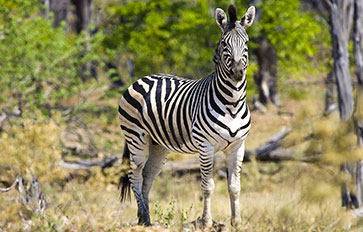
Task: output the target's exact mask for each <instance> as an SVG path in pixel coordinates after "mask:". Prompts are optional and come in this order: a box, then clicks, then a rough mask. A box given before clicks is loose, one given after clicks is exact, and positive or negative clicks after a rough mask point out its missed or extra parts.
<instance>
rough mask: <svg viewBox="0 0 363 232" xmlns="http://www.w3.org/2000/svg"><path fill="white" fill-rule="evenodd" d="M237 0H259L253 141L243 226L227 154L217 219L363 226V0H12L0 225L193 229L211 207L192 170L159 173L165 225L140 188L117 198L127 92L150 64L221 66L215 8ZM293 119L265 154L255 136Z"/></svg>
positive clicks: (155, 69) (253, 41)
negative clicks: (146, 209)
mask: <svg viewBox="0 0 363 232" xmlns="http://www.w3.org/2000/svg"><path fill="white" fill-rule="evenodd" d="M231 3H232V4H235V5H236V7H237V10H238V14H239V16H242V14H243V12H245V11H246V9H247V7H248V6H249V5H251V4H253V5H255V6H256V7H257V16H256V21H255V23H254V25H253V26H252V27H251V28H249V29H248V34H249V37H250V42H249V48H250V61H249V68H248V72H247V78H248V90H247V91H248V92H247V100H248V104H249V105H250V108H251V110H252V128H251V132H250V134H249V136H248V138H247V140H246V149H247V150H248V151H250V152H251V153H250V155H249V159H248V162H245V163H244V164H243V168H242V175H241V188H242V189H241V199H240V201H241V216H242V224H241V225H239V226H238V227H236V228H233V227H231V226H229V215H230V209H229V197H228V191H227V183H226V179H225V175H224V173H225V170H224V169H223V158H221V159H219V160H218V162H217V163H216V170H215V181H216V188H215V191H214V194H213V197H212V215H213V217H214V220H215V221H217V222H219V223H221V224H219V225H217V226H216V227H215V228H212V230H216V231H218V230H225V231H230V230H236V231H361V230H362V228H363V219H362V216H363V213H362V210H361V209H362V208H361V206H362V200H363V199H362V196H363V187H362V186H363V185H361V184H360V181H362V179H363V175H362V170H361V164H362V163H361V162H360V160H362V159H363V157H362V156H363V148H362V146H363V93H362V91H363V87H362V85H363V65H362V63H363V62H362V60H363V58H362V57H363V56H362V54H363V44H362V43H363V42H362V41H363V33H362V28H363V25H362V22H363V20H362V19H363V1H362V0H347V1H343V0H333V1H330V0H326V1H315V0H286V1H279V0H252V1H250V0H239V1H226V0H173V1H166V0H154V1H152V0H145V1H131V0H62V1H60V0H58V1H57V0H43V1H40V0H0V190H1V191H0V215H1V216H0V231H180V230H183V229H184V230H186V231H193V229H194V227H193V223H192V222H193V221H195V220H196V219H197V218H198V217H199V216H201V212H202V208H203V204H202V201H201V199H202V198H201V197H202V196H201V192H200V180H199V179H200V176H199V174H198V173H197V172H194V171H193V170H189V169H188V170H186V171H184V172H182V173H180V172H175V171H173V170H172V169H170V168H166V169H165V170H164V171H163V172H162V173H161V175H160V176H159V178H157V180H156V182H155V184H154V186H153V188H152V190H151V194H150V207H151V208H150V212H151V220H152V222H153V223H154V226H152V227H147V228H145V227H142V226H138V225H136V222H137V219H136V218H137V217H136V216H137V215H136V212H137V206H136V203H135V202H134V201H131V202H126V203H125V204H121V203H120V202H119V190H118V182H119V178H120V176H121V175H122V173H123V171H124V170H123V167H121V159H122V155H121V154H122V151H123V144H124V142H123V135H122V133H121V130H120V128H119V123H118V120H117V107H118V101H119V99H120V97H121V95H122V93H123V92H124V91H125V89H126V88H127V87H128V86H129V85H130V84H131V83H132V82H133V81H135V80H136V79H138V78H140V77H142V76H143V75H147V74H151V73H171V74H174V75H178V76H183V77H186V78H192V79H199V78H201V77H203V76H205V75H207V74H209V73H210V72H212V71H213V70H214V63H213V61H212V59H213V55H214V52H215V47H216V44H217V42H218V39H219V36H220V35H219V33H220V29H219V28H218V27H217V25H216V23H215V19H214V16H213V12H214V9H215V8H216V7H220V8H222V9H227V6H228V5H229V4H231ZM343 3H344V4H345V5H344V4H343ZM337 6H338V7H337ZM337 9H348V10H346V11H344V10H343V11H344V12H343V11H342V12H343V13H342V12H341V13H340V14H339V12H336V10H337ZM337 14H338V15H339V17H340V18H339V19H340V20H338V21H336V20H334V16H336V15H337ZM342 27H344V28H345V30H339V28H340V29H341V28H342ZM337 31H338V33H337ZM339 33H340V34H339ZM342 33H343V34H342ZM350 38H354V39H353V40H350ZM337 51H339V52H337ZM342 54H344V55H342ZM342 57H343V58H342ZM340 64H345V66H344V65H340ZM342 70H343V71H342ZM342 75H345V76H344V77H342ZM347 75H348V76H347ZM344 86H348V87H347V88H346V89H343V87H344ZM349 86H350V87H349ZM343 93H344V94H343ZM347 102H348V103H347ZM282 128H287V129H288V133H287V134H286V136H284V137H283V138H281V140H279V141H278V143H277V146H276V147H275V148H273V149H272V150H269V152H268V153H267V155H266V157H267V158H264V161H261V159H260V158H259V157H258V156H257V155H256V154H258V152H257V150H256V149H258V148H261V147H262V146H263V145H265V144H266V142H267V141H268V140H269V139H271V138H272V137H273V136H274V135H276V134H277V133H278V132H280V131H281V129H282ZM359 136H360V140H359ZM357 138H358V139H357ZM357 141H358V142H357ZM193 157H196V155H182V154H175V153H173V154H171V155H170V156H169V158H168V163H171V162H174V164H178V162H180V161H183V160H184V161H185V160H189V159H191V158H193ZM342 203H343V205H344V206H345V207H342ZM222 224H224V225H222Z"/></svg>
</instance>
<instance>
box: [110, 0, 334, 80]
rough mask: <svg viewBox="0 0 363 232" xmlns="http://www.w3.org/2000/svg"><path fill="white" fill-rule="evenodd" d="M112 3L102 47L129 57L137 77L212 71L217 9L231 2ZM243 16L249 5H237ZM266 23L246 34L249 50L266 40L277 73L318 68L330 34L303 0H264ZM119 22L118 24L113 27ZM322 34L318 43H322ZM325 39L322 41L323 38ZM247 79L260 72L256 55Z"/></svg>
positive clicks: (245, 3) (263, 8) (263, 22)
mask: <svg viewBox="0 0 363 232" xmlns="http://www.w3.org/2000/svg"><path fill="white" fill-rule="evenodd" d="M118 3H119V1H116V0H115V1H112V4H111V5H108V6H107V7H106V9H107V16H108V20H109V21H111V22H113V24H112V27H110V28H108V27H107V26H106V28H108V29H110V30H111V33H110V34H109V35H108V36H107V37H106V38H105V40H104V46H105V47H107V48H109V49H110V50H116V51H117V52H116V53H113V55H115V54H117V55H118V56H119V55H121V56H128V57H131V58H132V59H133V60H134V62H135V67H136V68H135V71H136V76H138V77H139V76H142V75H147V74H150V73H155V72H156V73H158V72H166V73H170V72H171V73H174V74H177V75H182V76H191V77H192V78H199V77H200V76H201V75H206V74H207V73H208V72H211V71H213V66H214V64H213V62H212V57H213V55H214V48H215V47H216V45H217V41H218V39H219V36H220V29H219V28H218V27H217V25H216V23H215V20H214V16H213V14H214V9H215V8H216V7H221V8H223V9H226V8H227V6H228V4H230V1H224V0H215V1H211V0H210V1H207V0H198V1H194V0H188V1H178V0H176V1H166V0H157V1H151V0H148V1H126V2H125V1H123V3H122V4H118ZM235 4H236V6H237V9H238V12H239V17H242V15H243V13H244V12H245V11H246V9H247V4H249V1H246V0H244V1H238V2H235ZM257 7H262V11H263V14H262V19H261V20H260V22H256V23H255V24H254V25H253V26H252V27H251V28H250V29H248V33H249V35H250V38H251V42H252V43H250V47H251V48H255V47H256V46H257V44H256V43H254V41H255V39H256V38H257V37H259V36H261V35H264V36H266V37H267V38H268V39H269V40H270V41H271V43H272V45H273V46H274V48H275V49H276V51H277V54H278V58H279V70H280V71H282V72H285V73H294V74H296V73H297V72H299V71H306V70H307V68H308V71H311V70H312V69H313V68H315V66H314V64H313V62H312V61H311V58H312V57H313V56H314V55H316V54H317V52H318V48H321V47H326V45H327V44H328V43H329V41H328V40H329V34H328V31H327V29H326V28H325V26H324V25H323V24H322V23H321V22H318V21H317V20H316V15H315V14H313V13H309V12H304V11H303V10H302V9H301V6H300V1H299V0H288V1H278V0H264V1H261V2H260V4H259V5H258V6H257ZM114 24H116V26H115V25H114ZM318 35H319V40H318V38H317V37H318ZM321 38H324V39H323V40H322V39H321ZM250 64H251V67H250V68H249V75H248V76H249V78H251V77H252V73H253V71H255V70H256V69H257V66H256V64H255V61H254V60H253V57H252V59H251V62H250Z"/></svg>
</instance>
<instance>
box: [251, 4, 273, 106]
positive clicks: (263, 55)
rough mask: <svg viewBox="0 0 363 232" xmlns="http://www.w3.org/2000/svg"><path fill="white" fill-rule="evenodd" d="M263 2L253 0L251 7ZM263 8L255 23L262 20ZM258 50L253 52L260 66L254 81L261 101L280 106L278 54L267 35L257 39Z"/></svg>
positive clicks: (257, 10) (258, 13) (257, 12)
mask: <svg viewBox="0 0 363 232" xmlns="http://www.w3.org/2000/svg"><path fill="white" fill-rule="evenodd" d="M259 2H261V0H252V1H251V3H250V5H257V4H258V3H259ZM262 14H263V12H262V8H261V7H258V8H257V9H256V16H255V22H258V21H260V20H261V17H262ZM255 40H256V43H257V45H258V46H257V48H256V49H254V50H253V52H254V54H255V55H256V58H257V63H258V66H259V70H258V72H257V73H256V74H255V75H254V77H253V78H254V81H255V83H256V85H257V87H258V89H259V101H260V102H261V103H263V104H268V103H273V104H275V105H280V100H279V98H278V95H277V53H276V50H275V48H274V47H273V46H272V44H271V43H270V41H269V40H268V39H267V37H266V36H265V35H263V33H262V35H261V36H260V37H258V38H256V39H255Z"/></svg>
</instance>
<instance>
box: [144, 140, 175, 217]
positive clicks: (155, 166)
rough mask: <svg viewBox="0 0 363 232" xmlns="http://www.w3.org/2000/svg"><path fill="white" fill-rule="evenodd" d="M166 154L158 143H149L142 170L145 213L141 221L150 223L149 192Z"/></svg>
mask: <svg viewBox="0 0 363 232" xmlns="http://www.w3.org/2000/svg"><path fill="white" fill-rule="evenodd" d="M168 154H169V151H168V150H167V149H166V148H164V147H162V146H160V145H157V144H150V146H149V158H148V159H147V161H146V164H145V167H144V169H143V171H142V176H143V183H142V196H143V198H144V204H145V207H146V210H147V211H146V215H144V218H143V221H144V222H146V223H147V224H150V214H149V192H150V189H151V186H152V184H153V183H154V180H155V178H156V177H157V176H158V175H159V174H160V171H161V169H162V167H163V166H164V164H165V161H166V157H167V156H168Z"/></svg>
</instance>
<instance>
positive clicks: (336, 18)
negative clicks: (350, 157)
mask: <svg viewBox="0 0 363 232" xmlns="http://www.w3.org/2000/svg"><path fill="white" fill-rule="evenodd" d="M353 1H354V0H344V1H342V0H325V3H326V5H327V7H328V9H329V10H330V26H331V37H332V45H333V58H334V68H333V73H334V75H335V79H336V83H337V89H338V103H339V113H340V118H341V120H342V121H347V120H348V119H350V118H351V116H352V113H353V105H354V101H353V86H352V79H351V77H350V73H349V54H348V41H349V35H350V30H351V24H352V18H353V9H354V5H353V3H354V2H353ZM341 170H342V172H343V173H345V175H346V176H350V177H352V176H353V171H350V170H352V168H351V166H350V165H349V164H347V163H345V164H342V166H341ZM347 183H348V180H346V181H345V182H343V183H342V188H341V198H342V206H344V207H346V208H351V206H354V207H358V203H357V198H356V197H355V195H354V193H352V192H351V191H350V189H349V188H348V184H347Z"/></svg>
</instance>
